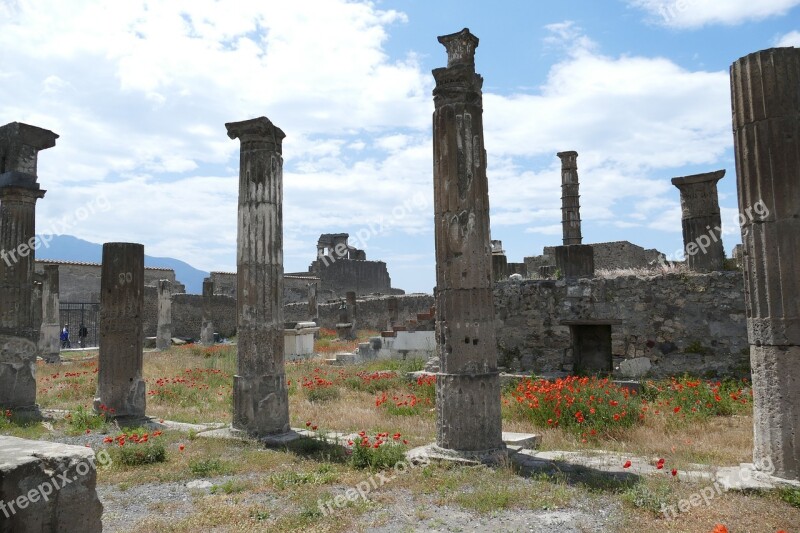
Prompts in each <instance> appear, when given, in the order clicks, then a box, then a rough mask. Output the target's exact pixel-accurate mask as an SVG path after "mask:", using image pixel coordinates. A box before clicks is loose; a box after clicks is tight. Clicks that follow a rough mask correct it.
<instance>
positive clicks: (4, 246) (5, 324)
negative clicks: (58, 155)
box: [0, 122, 58, 410]
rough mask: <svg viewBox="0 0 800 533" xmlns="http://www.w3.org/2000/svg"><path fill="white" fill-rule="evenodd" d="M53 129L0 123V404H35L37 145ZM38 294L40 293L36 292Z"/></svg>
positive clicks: (51, 140) (47, 141)
mask: <svg viewBox="0 0 800 533" xmlns="http://www.w3.org/2000/svg"><path fill="white" fill-rule="evenodd" d="M57 138H58V135H56V134H55V133H53V132H52V131H49V130H45V129H42V128H38V127H36V126H30V125H27V124H22V123H19V122H12V123H10V124H6V125H5V126H2V127H0V409H11V410H15V409H31V408H35V407H36V356H37V354H38V353H39V350H38V345H37V343H38V340H39V328H40V319H41V300H40V299H38V300H36V301H35V300H34V275H33V272H34V264H35V250H36V247H37V246H38V243H37V241H36V239H35V234H36V201H37V200H38V199H39V198H42V197H43V196H44V194H45V191H43V190H41V188H40V187H39V184H38V183H37V179H38V177H37V174H36V172H37V159H38V153H39V151H40V150H44V149H47V148H52V147H53V146H55V143H56V139H57ZM39 298H41V294H39Z"/></svg>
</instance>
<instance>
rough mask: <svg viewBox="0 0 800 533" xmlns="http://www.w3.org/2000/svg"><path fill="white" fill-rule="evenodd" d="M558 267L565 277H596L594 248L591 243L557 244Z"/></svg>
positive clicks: (571, 278) (569, 278)
mask: <svg viewBox="0 0 800 533" xmlns="http://www.w3.org/2000/svg"><path fill="white" fill-rule="evenodd" d="M554 249H555V254H556V268H557V269H558V270H560V271H561V275H562V276H563V277H564V279H567V280H575V279H579V278H591V277H594V248H592V246H591V245H589V244H571V245H569V246H556V247H555V248H554Z"/></svg>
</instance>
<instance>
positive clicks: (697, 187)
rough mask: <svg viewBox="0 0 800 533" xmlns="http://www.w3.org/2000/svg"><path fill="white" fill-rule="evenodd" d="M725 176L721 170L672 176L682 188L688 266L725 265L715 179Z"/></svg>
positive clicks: (705, 268) (709, 269)
mask: <svg viewBox="0 0 800 533" xmlns="http://www.w3.org/2000/svg"><path fill="white" fill-rule="evenodd" d="M724 176H725V171H724V170H717V171H716V172H707V173H705V174H694V175H692V176H684V177H681V178H672V184H673V185H674V186H676V187H677V188H678V189H679V190H680V191H681V224H682V226H683V246H684V251H685V252H686V265H687V266H688V267H689V270H694V271H697V272H713V271H715V270H723V269H724V266H725V250H724V249H723V247H722V220H721V218H720V214H719V199H718V197H717V182H718V181H719V180H721V179H722V178H723V177H724Z"/></svg>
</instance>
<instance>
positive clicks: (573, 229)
mask: <svg viewBox="0 0 800 533" xmlns="http://www.w3.org/2000/svg"><path fill="white" fill-rule="evenodd" d="M556 155H558V158H559V159H561V230H562V232H563V238H564V245H565V246H567V245H570V244H581V242H582V240H583V237H582V236H581V203H580V198H581V195H580V192H579V187H580V183H579V182H578V152H573V151H570V152H559V153H558V154H556Z"/></svg>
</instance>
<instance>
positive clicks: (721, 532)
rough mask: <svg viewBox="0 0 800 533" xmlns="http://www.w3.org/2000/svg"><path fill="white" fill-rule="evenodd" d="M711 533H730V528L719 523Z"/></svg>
mask: <svg viewBox="0 0 800 533" xmlns="http://www.w3.org/2000/svg"><path fill="white" fill-rule="evenodd" d="M711 533H728V528H727V527H725V526H724V525H723V524H717V525H716V526H714V530H713V531H712V532H711Z"/></svg>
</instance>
